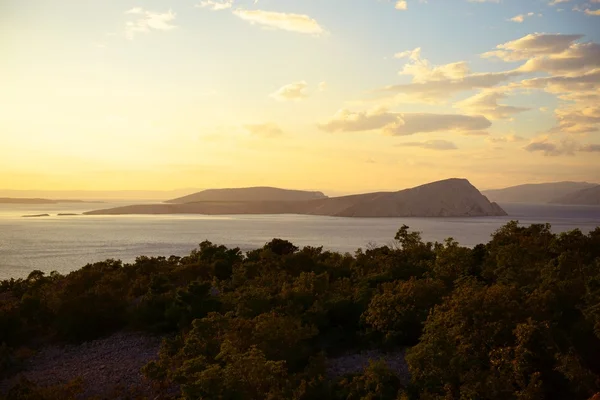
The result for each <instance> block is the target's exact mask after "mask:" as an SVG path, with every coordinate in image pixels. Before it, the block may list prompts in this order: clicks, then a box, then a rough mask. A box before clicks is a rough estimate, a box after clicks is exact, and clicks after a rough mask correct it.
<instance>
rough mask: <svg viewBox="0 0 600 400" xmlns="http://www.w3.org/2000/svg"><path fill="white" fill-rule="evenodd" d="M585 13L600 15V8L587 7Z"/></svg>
mask: <svg viewBox="0 0 600 400" xmlns="http://www.w3.org/2000/svg"><path fill="white" fill-rule="evenodd" d="M585 13H586V14H587V15H594V16H600V9H598V10H590V9H589V8H586V9H585Z"/></svg>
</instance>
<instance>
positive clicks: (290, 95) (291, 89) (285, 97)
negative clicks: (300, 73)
mask: <svg viewBox="0 0 600 400" xmlns="http://www.w3.org/2000/svg"><path fill="white" fill-rule="evenodd" d="M307 86H308V84H307V83H306V82H305V81H300V82H294V83H290V84H289V85H285V86H283V87H281V88H279V89H278V90H277V91H275V92H274V93H271V94H270V95H269V96H271V97H272V98H274V99H276V100H279V101H290V100H302V99H304V98H306V97H308V94H306V87H307Z"/></svg>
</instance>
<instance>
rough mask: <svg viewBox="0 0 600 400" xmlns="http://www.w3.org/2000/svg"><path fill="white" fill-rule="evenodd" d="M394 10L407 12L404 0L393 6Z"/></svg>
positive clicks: (399, 0)
mask: <svg viewBox="0 0 600 400" xmlns="http://www.w3.org/2000/svg"><path fill="white" fill-rule="evenodd" d="M395 8H396V10H401V11H404V10H408V4H406V0H398V1H397V2H396V6H395Z"/></svg>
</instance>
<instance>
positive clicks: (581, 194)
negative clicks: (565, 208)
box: [551, 185, 600, 206]
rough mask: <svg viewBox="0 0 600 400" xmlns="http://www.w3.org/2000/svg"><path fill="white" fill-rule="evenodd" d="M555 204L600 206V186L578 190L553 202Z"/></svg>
mask: <svg viewBox="0 0 600 400" xmlns="http://www.w3.org/2000/svg"><path fill="white" fill-rule="evenodd" d="M551 203H555V204H573V205H589V206H592V205H600V185H597V186H594V187H591V188H587V189H582V190H578V191H576V192H574V193H569V194H567V195H566V196H562V197H559V198H556V199H554V200H552V202H551Z"/></svg>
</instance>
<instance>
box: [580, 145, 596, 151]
mask: <svg viewBox="0 0 600 400" xmlns="http://www.w3.org/2000/svg"><path fill="white" fill-rule="evenodd" d="M579 151H583V152H588V153H592V152H593V153H597V152H600V144H586V145H585V146H582V147H581V148H580V149H579Z"/></svg>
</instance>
